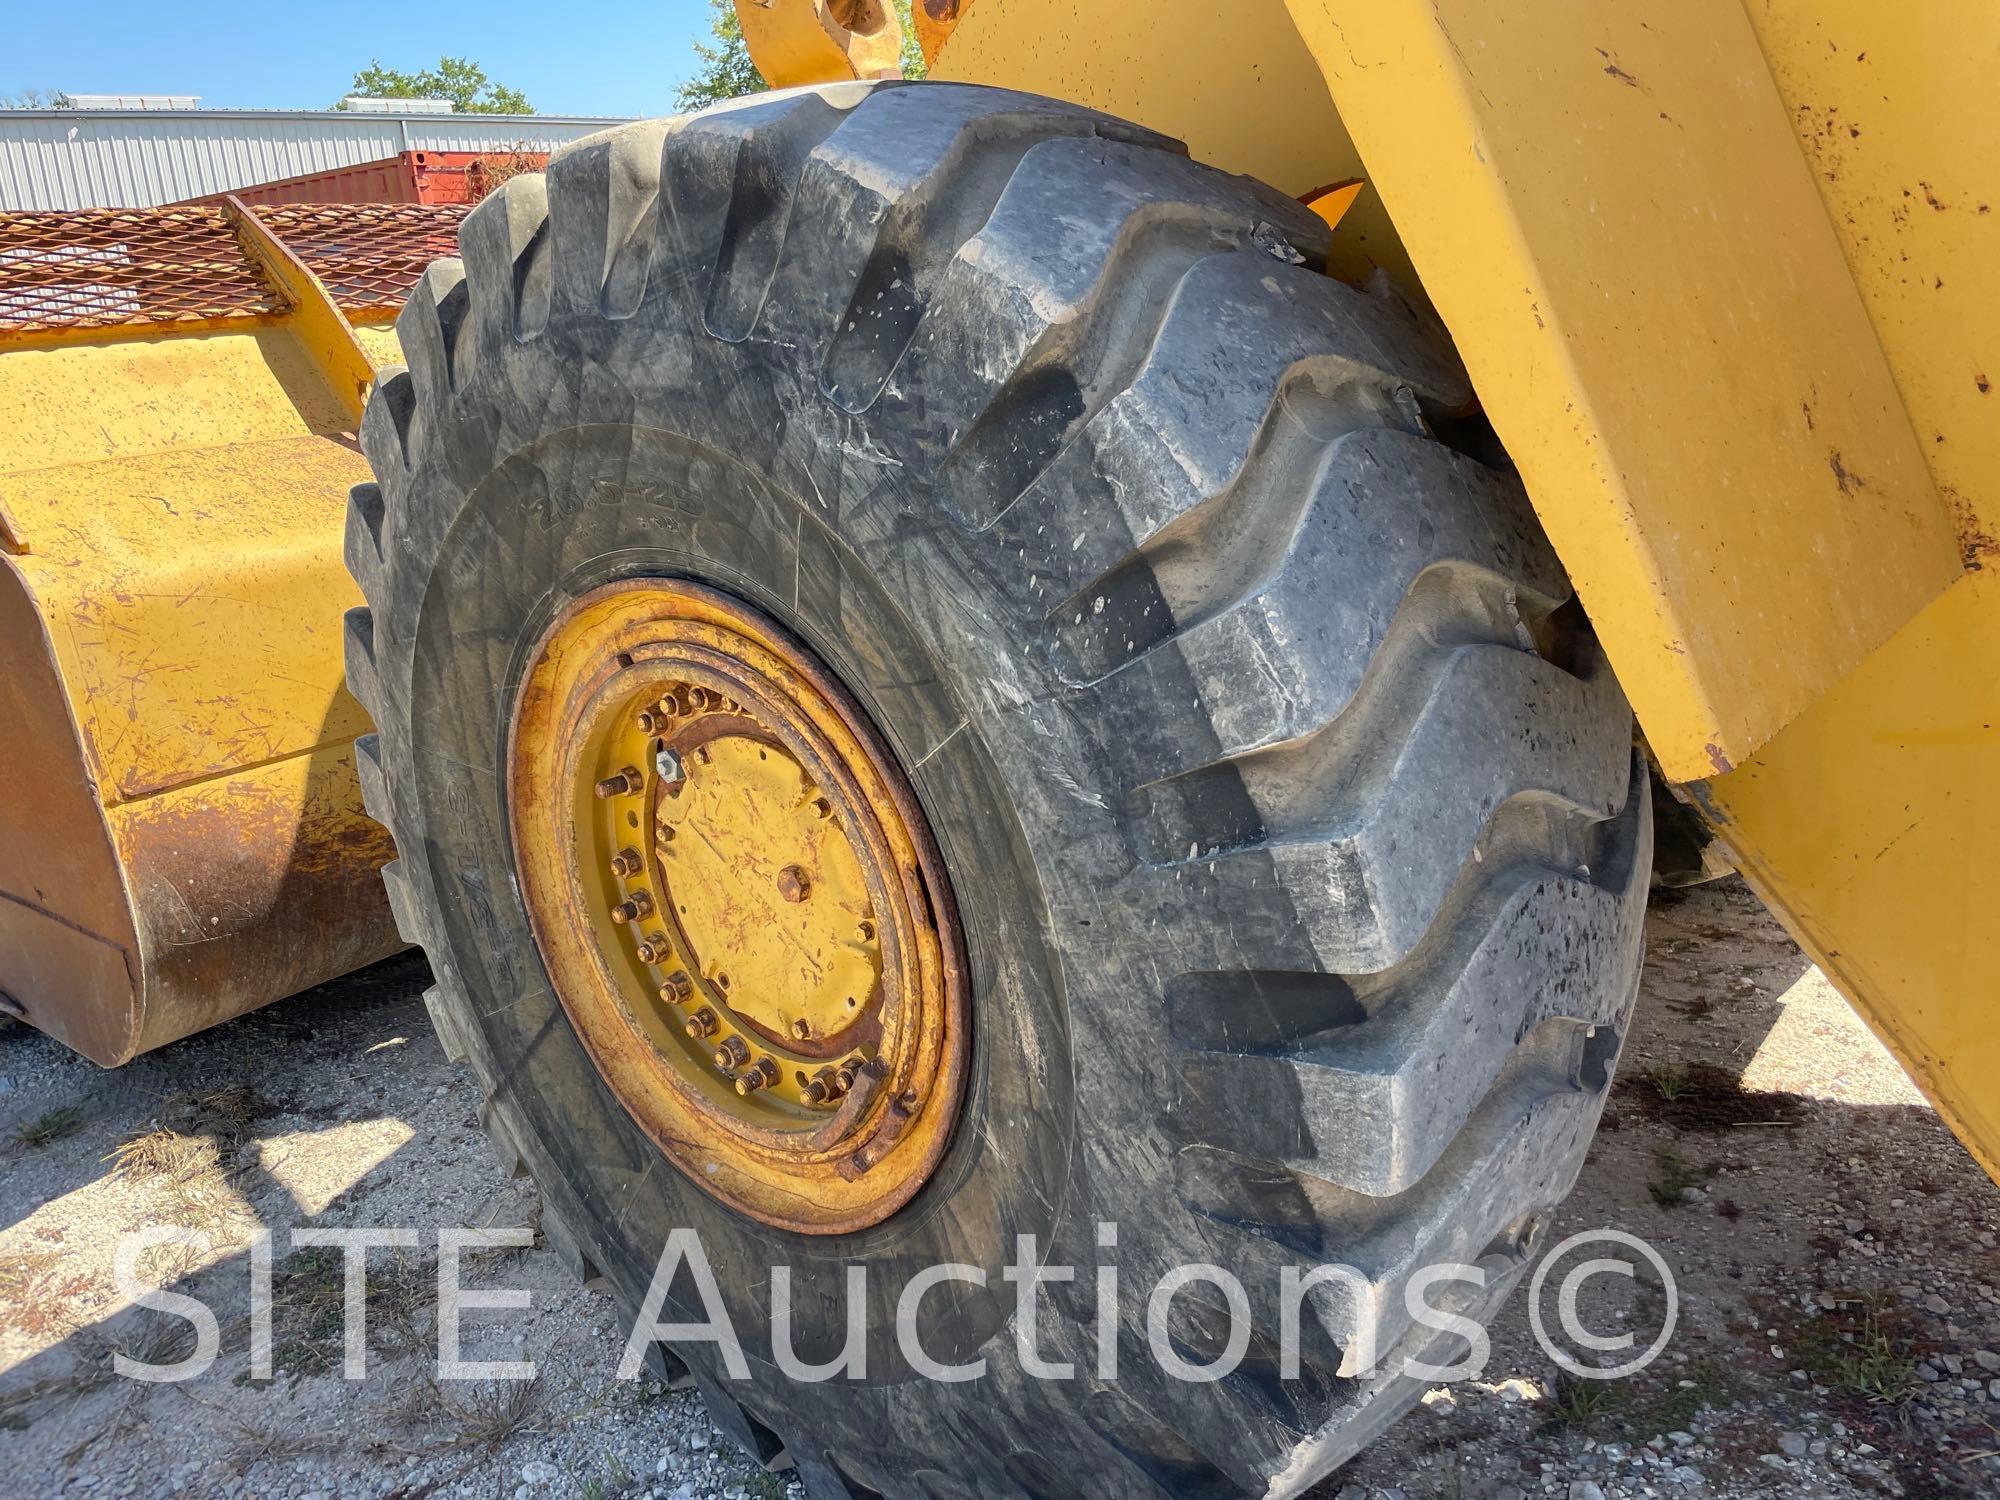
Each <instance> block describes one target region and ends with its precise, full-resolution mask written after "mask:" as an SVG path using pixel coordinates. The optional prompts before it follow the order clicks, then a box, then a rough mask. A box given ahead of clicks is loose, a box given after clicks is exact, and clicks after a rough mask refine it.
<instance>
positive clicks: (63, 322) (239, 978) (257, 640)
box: [0, 204, 452, 1065]
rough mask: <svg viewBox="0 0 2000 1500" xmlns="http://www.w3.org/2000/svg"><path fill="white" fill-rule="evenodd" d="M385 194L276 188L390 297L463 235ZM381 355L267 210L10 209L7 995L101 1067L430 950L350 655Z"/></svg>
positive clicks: (315, 234) (378, 293) (3, 288)
mask: <svg viewBox="0 0 2000 1500" xmlns="http://www.w3.org/2000/svg"><path fill="white" fill-rule="evenodd" d="M381 212H382V211H379V210H356V209H353V208H347V207H342V206H333V207H328V208H320V209H300V210H266V211H265V213H266V214H267V215H268V216H269V219H270V220H271V221H272V222H276V223H283V224H284V225H285V226H286V227H287V228H289V229H290V230H291V231H292V232H293V233H295V234H296V235H297V236H298V238H299V240H300V242H301V243H302V244H305V245H307V246H309V247H311V246H318V247H319V251H320V252H324V253H323V254H322V257H321V258H322V263H323V264H324V265H325V266H326V267H327V268H328V269H329V270H330V271H337V272H339V273H340V274H343V275H345V276H346V278H347V281H346V282H345V283H344V284H343V290H344V293H345V295H346V296H347V297H348V298H349V299H350V301H351V302H353V303H354V304H355V305H356V306H357V310H358V311H360V312H363V313H366V314H368V315H373V316H377V317H380V316H385V315H393V313H394V310H395V307H396V306H397V305H399V304H400V301H401V296H400V289H401V288H402V286H404V285H405V284H407V282H408V280H409V279H410V278H411V277H412V276H413V275H414V268H415V267H416V266H420V265H421V264H422V263H423V261H424V260H426V259H428V258H429V257H430V256H433V255H437V254H444V253H449V251H450V247H451V243H452V225H451V224H448V223H439V224H437V225H430V226H426V225H423V224H421V223H419V224H414V225H412V224H410V223H408V222H404V223H402V224H401V225H400V226H399V225H398V224H397V223H395V222H394V221H393V219H392V221H391V222H390V223H389V224H388V225H387V226H386V229H385V226H383V225H381V224H373V225H371V223H370V220H369V216H370V215H371V214H373V215H378V216H379V215H380V214H381ZM413 213H415V214H423V213H430V214H433V215H434V214H435V213H436V211H434V210H407V209H402V210H395V211H392V215H400V216H401V217H402V219H403V220H405V221H407V220H408V219H409V218H410V216H411V215H412V214H413ZM371 229H372V231H373V240H374V242H375V245H376V248H377V250H378V251H381V250H383V249H384V248H386V251H387V254H386V255H383V254H377V255H375V256H374V257H373V259H371V258H370V256H369V255H368V253H366V250H365V244H366V242H367V241H368V239H369V231H370V230H371ZM413 230H414V231H415V233H413V232H412V231H413ZM426 230H428V237H425V232H426ZM357 235H358V236H359V237H358V238H357ZM385 260H386V262H387V264H383V263H382V262H383V261H385ZM392 290H393V295H392ZM384 335H386V330H380V331H376V330H371V332H370V335H369V337H370V342H372V343H374V344H375V346H376V348H377V349H378V351H381V352H387V350H388V349H392V348H393V343H394V340H393V336H387V348H385V346H384ZM372 377H373V372H372V366H371V363H370V360H369V358H368V355H367V353H366V352H365V350H364V347H363V344H362V342H361V340H360V338H358V337H357V335H356V333H355V332H354V330H353V328H352V327H351V326H350V325H349V323H348V321H347V319H346V318H345V317H344V315H343V313H342V312H341V310H340V307H339V305H338V304H337V302H336V301H335V299H334V297H333V295H332V294H330V293H329V292H328V290H327V288H326V286H325V284H324V283H322V282H321V280H320V279H319V278H318V277H317V276H315V275H314V273H313V272H312V271H311V270H310V269H308V267H307V266H306V265H305V264H304V263H303V262H302V261H301V259H300V258H299V257H298V256H297V255H295V254H294V253H293V252H292V250H291V249H290V248H289V247H288V246H287V244H286V243H285V242H284V241H283V240H282V239H280V238H279V237H278V235H277V234H276V233H274V232H273V229H272V227H271V225H270V224H269V223H267V222H266V220H265V219H261V218H259V217H258V216H256V215H255V214H252V213H251V212H250V211H249V210H247V209H244V208H243V207H242V206H241V205H239V204H232V205H230V206H229V207H228V208H227V209H226V210H218V209H213V208H188V209H164V210H146V211H138V212H123V211H118V212H105V213H89V214H8V215H0V409H4V410H5V411H6V412H7V413H8V420H7V422H6V424H5V425H4V427H0V724H4V726H5V727H4V729H0V734H3V735H4V737H5V741H6V744H7V746H8V753H7V755H6V756H5V762H6V765H7V768H8V771H9V773H10V779H11V782H12V786H13V791H12V793H11V794H10V795H9V796H8V797H6V798H5V799H0V993H4V999H0V1005H4V1006H5V1007H6V1009H7V1010H8V1011H10V1012H12V1013H13V1014H15V1015H17V1016H20V1017H22V1018H24V1019H26V1020H28V1021H29V1022H31V1023H32V1024H34V1025H36V1026H38V1027H40V1028H41V1029H43V1030H45V1031H48V1032H50V1033H52V1034H53V1035H55V1036H58V1037H60V1038H61V1039H62V1040H63V1041H65V1042H67V1043H68V1044H69V1045H71V1046H72V1047H74V1048H76V1049H77V1050H78V1051H80V1052H82V1053H84V1054H85V1055H86V1056H89V1057H91V1058H93V1059H94V1060H96V1061H97V1062H100V1063H104V1064H106V1065H111V1064H115V1063H120V1062H123V1061H125V1060H126V1059H128V1058H130V1057H132V1056H134V1055H135V1054H137V1053H139V1052H142V1051H145V1050H146V1049H148V1048H150V1047H155V1046H158V1045H160V1044H162V1043H164V1042H168V1041H171V1040H173V1039H175V1038H176V1037H180V1036H185V1035H187V1034H188V1033H190V1032H193V1031H197V1030H199V1029H201V1028H202V1027H204V1026H208V1025H212V1024H214V1023H215V1022H217V1021H221V1020H226V1019H228V1018H229V1017H231V1016H234V1015H237V1014H240V1013H241V1012H243V1011H245V1010H248V1009H250V1008H252V1007H253V1006H256V1005H260V1004H263V1003H264V1002H266V1001H269V1000H274V999H277V998H279V997H281V996H284V995H289V994H292V993H294V992H296V991H298V990H301V989H305V988H307V987H309V986H311V985H313V984H316V983H318V982H320V981H321V980H323V979H327V978H331V977H333V976H335V975H338V974H342V973H345V972H347V971H348V970H350V969H353V968H356V967H358V966H360V965H362V964H364V963H367V962H369V961H371V960H373V959H376V958H379V957H382V956H384V955H386V954H389V953H392V952H394V951H395V950H396V949H397V948H399V947H400V946H401V940H400V939H399V938H398V937H397V936H396V932H395V927H394V925H393V923H392V922H391V921H390V918H389V913H388V908H387V903H386V901H385V899H384V897H383V893H382V884H381V879H380V876H379V874H378V870H379V867H380V866H381V864H382V863H383V861H384V860H386V859H388V858H389V857H390V856H391V854H392V852H393V851H392V850H391V848H390V846H389V841H388V837H387V835H386V834H385V833H383V831H382V830H381V829H380V828H379V827H378V826H377V825H375V824H374V823H372V822H370V821H369V820H368V819H367V818H366V817H365V816H364V815H363V813H362V810H361V802H360V795H359V790H358V787H357V785H356V782H355V770H354V759H353V741H354V738H355V736H356V735H358V734H361V733H363V732H365V731H366V729H367V727H368V725H367V720H366V717H365V716H364V714H363V713H362V711H361V709H360V707H359V705H357V704H356V703H355V702H354V700H353V699H352V698H351V697H349V696H348V694H347V690H346V688H345V687H344V686H343V685H342V681H341V673H342V654H341V639H340V637H341V630H340V623H339V622H340V612H341V610H342V608H343V607H344V606H345V605H347V604H349V603H351V602H354V599H355V598H356V593H355V589H354V585H353V583H352V581H351V580H350V579H349V578H348V576H347V572H346V570H345V569H344V568H343V567H342V565H341V558H340V551H341V535H342V525H341V518H342V514H343V512H344V509H345V505H346V495H347V490H348V488H349V486H350V485H353V484H355V483H358V482H360V481H362V480H365V479H366V478H367V477H368V466H367V463H366V462H365V460H363V458H362V457H361V455H360V453H359V452H358V451H357V449H356V447H355V444H354V440H353V437H352V433H353V431H354V429H355V427H356V424H357V423H358V421H359V419H360V410H361V404H362V401H363V399H364V397H365V393H366V387H367V384H368V383H369V382H370V381H371V380H372Z"/></svg>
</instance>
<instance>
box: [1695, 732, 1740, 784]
mask: <svg viewBox="0 0 2000 1500" xmlns="http://www.w3.org/2000/svg"><path fill="white" fill-rule="evenodd" d="M1701 748H1702V753H1703V754H1705V755H1707V756H1708V763H1709V764H1710V765H1711V766H1713V767H1715V774H1716V775H1718V776H1727V775H1728V774H1729V773H1730V772H1731V771H1733V770H1735V769H1736V767H1734V766H1732V765H1731V764H1730V763H1729V757H1728V756H1726V755H1724V754H1723V753H1722V747H1721V746H1720V745H1718V744H1716V743H1715V741H1714V740H1710V741H1709V742H1708V743H1707V744H1706V745H1704V746H1702V747H1701Z"/></svg>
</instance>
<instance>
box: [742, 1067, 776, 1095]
mask: <svg viewBox="0 0 2000 1500" xmlns="http://www.w3.org/2000/svg"><path fill="white" fill-rule="evenodd" d="M777 1081H778V1065H777V1064H776V1063H774V1062H772V1061H771V1059H770V1058H768V1057H760V1058H758V1059H757V1061H756V1062H755V1063H753V1064H752V1065H751V1066H749V1067H748V1068H745V1069H744V1070H743V1071H742V1072H741V1073H739V1074H738V1075H737V1078H736V1092H737V1093H739V1094H741V1095H743V1096H744V1097H745V1098H746V1099H747V1098H748V1097H749V1096H750V1095H752V1094H754V1093H756V1092H757V1090H759V1089H767V1088H769V1087H770V1086H771V1085H772V1084H774V1083H776V1082H777Z"/></svg>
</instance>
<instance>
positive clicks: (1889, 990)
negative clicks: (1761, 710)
mask: <svg viewBox="0 0 2000 1500" xmlns="http://www.w3.org/2000/svg"><path fill="white" fill-rule="evenodd" d="M1996 642H2000V572H1996V571H1994V570H1990V569H1989V570H1987V571H1984V572H1976V573H1968V574H1966V575H1965V576H1964V577H1963V578H1961V579H1960V581H1959V582H1958V583H1957V584H1956V585H1954V586H1953V587H1952V588H1951V589H1950V590H1949V591H1947V592H1946V593H1945V594H1944V595H1943V596H1942V597H1941V598H1939V599H1938V600H1936V601H1935V602H1934V603H1933V604H1931V605H1930V607H1929V608H1927V609H1926V610H1924V611H1923V613H1922V614H1920V615H1918V616H1917V618H1916V619H1915V620H1913V621H1911V622H1910V623H1909V624H1908V625H1906V626H1905V627H1904V628H1903V629H1902V630H1900V631H1898V632H1897V633H1896V635H1895V636H1893V637H1892V638H1891V639H1890V640H1889V642H1888V643H1887V644H1886V645H1884V646H1883V647H1882V648H1881V649H1880V650H1878V651H1876V652H1875V653H1874V654H1873V655H1872V656H1870V657H1869V659H1868V660H1867V661H1866V662H1864V663H1862V665H1861V667H1860V668H1859V669H1858V670H1857V671H1855V672H1854V673H1853V674H1852V675H1850V676H1849V677H1848V678H1847V679H1846V680H1845V681H1843V682H1842V683H1841V684H1840V685H1839V686H1838V687H1836V688H1835V689H1834V690H1833V691H1832V692H1831V693H1829V694H1828V695H1827V696H1826V697H1825V698H1823V699H1822V700H1821V701H1820V702H1818V703H1816V704H1814V705H1813V706H1812V707H1811V708H1809V709H1807V710H1806V712H1805V713H1803V714H1801V715H1800V716H1799V717H1798V718H1797V719H1796V720H1795V721H1794V722H1793V723H1791V724H1790V725H1788V726H1787V727H1786V728H1785V729H1784V730H1783V731H1782V732H1781V733H1780V734H1779V735H1778V736H1777V737H1776V738H1775V739H1773V740H1772V741H1771V742H1770V743H1769V744H1768V745H1766V746H1765V747H1764V748H1763V749H1762V750H1760V751H1758V752H1757V754H1755V755H1754V756H1752V757H1751V758H1750V759H1749V760H1748V761H1746V762H1745V763H1744V765H1743V766H1742V767H1741V769H1739V770H1736V771H1734V772H1732V773H1731V774H1729V775H1727V776H1722V777H1718V778H1716V779H1715V780H1713V781H1710V782H1708V783H1706V784H1705V785H1702V786H1699V787H1697V788H1696V791H1697V793H1698V795H1699V800H1700V802H1701V805H1702V806H1703V807H1704V808H1705V809H1707V810H1708V811H1709V812H1710V814H1711V816H1712V819H1713V821H1714V823H1715V826H1716V828H1717V831H1718V833H1719V835H1720V837H1721V838H1722V839H1723V841H1724V842H1725V844H1727V845H1728V847H1729V848H1730V850H1731V852H1732V853H1733V854H1734V855H1735V856H1736V858H1737V861H1738V864H1739V866H1740V867H1741V869H1742V870H1743V873H1744V874H1745V875H1746V876H1747V877H1748V878H1749V880H1750V882H1751V884H1752V885H1754V886H1755V887H1756V889H1757V891H1758V894H1760V895H1761V896H1762V897H1763V898H1764V900H1765V902H1766V903H1767V904H1768V905H1769V906H1770V907H1771V909H1772V910H1773V911H1774V912H1776V913H1777V914H1778V916H1779V917H1780V918H1781V919H1782V920H1783V921H1784V922H1785V923H1786V925H1787V926H1788V927H1789V928H1790V929H1791V931H1792V933H1793V935H1794V936H1795V937H1797V938H1798V940H1799V941H1800V943H1801V944H1802V945H1803V946H1804V947H1805V948H1806V950H1807V951H1808V952H1810V953H1811V954H1812V955H1813V956H1814V957H1815V958H1816V959H1817V960H1818V961H1819V963H1820V965H1821V967H1822V968H1824V969H1826V970H1827V972H1828V973H1829V974H1830V975H1831V976H1832V978H1833V979H1834V982H1835V983H1836V984H1838V985H1839V986H1840V988H1841V990H1842V992H1843V993H1845V994H1846V995H1847V997H1848V998H1849V999H1850V1000H1852V1001H1853V1002H1854V1003H1855V1006H1856V1008H1857V1009H1858V1010H1859V1011H1860V1012H1861V1013H1862V1014H1863V1015H1864V1016H1866V1017H1867V1018H1868V1021H1869V1022H1870V1024H1871V1025H1873V1026H1874V1028H1875V1029H1876V1031H1877V1032H1878V1033H1879V1034H1880V1035H1881V1037H1882V1039H1883V1040H1884V1041H1885V1042H1886V1043H1887V1044H1888V1045H1889V1047H1890V1048H1891V1049H1892V1050H1893V1051H1894V1052H1895V1053H1896V1055H1897V1056H1898V1057H1899V1058H1900V1059H1901V1060H1902V1062H1903V1065H1904V1066H1905V1067H1906V1068H1908V1069H1909V1071H1910V1075H1911V1076H1912V1077H1913V1078H1914V1079H1915V1080H1916V1081H1917V1084H1918V1086H1919V1087H1921V1088H1922V1089H1923V1090H1924V1092H1925V1093H1926V1094H1927V1095H1929V1096H1930V1098H1931V1099H1932V1101H1933V1102H1935V1103H1936V1105H1937V1106H1938V1109H1939V1112H1940V1113H1942V1114H1943V1115H1944V1116H1945V1118H1946V1119H1947V1120H1948V1121H1949V1122H1950V1124H1951V1126H1952V1128H1953V1129H1954V1130H1955V1131H1957V1133H1958V1136H1959V1139H1961V1140H1962V1141H1964V1142H1965V1144H1966V1146H1967V1147H1968V1148H1969V1149H1970V1150H1971V1151H1972V1153H1973V1154H1974V1155H1975V1156H1976V1157H1978V1158H1979V1160H1980V1163H1981V1164H1982V1165H1983V1166H1984V1167H1985V1168H1986V1170H1987V1171H1988V1172H1990V1173H1993V1174H1994V1175H1995V1176H1996V1177H2000V1089H1996V1088H1995V1086H1994V1080H1995V1079H1996V1078H2000V1024H1996V1017H2000V979H1996V977H1995V969H1994V966H1993V955H1992V953H1991V951H1990V949H1991V944H1992V938H1993V933H1994V929H1995V913H1996V912H2000V865H1996V864H1995V862H1994V860H1993V849H1994V847H1995V845H1996V844H2000V671H1996V670H1995V657H1996V644H1995V643H1996Z"/></svg>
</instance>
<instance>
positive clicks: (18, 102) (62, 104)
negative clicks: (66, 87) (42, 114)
mask: <svg viewBox="0 0 2000 1500" xmlns="http://www.w3.org/2000/svg"><path fill="white" fill-rule="evenodd" d="M69 107H70V102H69V95H68V94H65V93H63V92H61V91H60V90H58V89H22V90H21V91H20V92H19V93H16V94H0V109H68V108H69Z"/></svg>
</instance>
